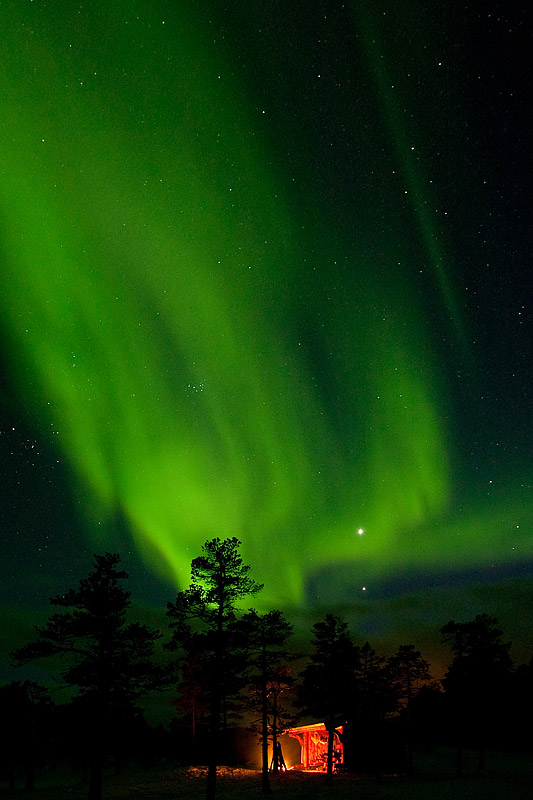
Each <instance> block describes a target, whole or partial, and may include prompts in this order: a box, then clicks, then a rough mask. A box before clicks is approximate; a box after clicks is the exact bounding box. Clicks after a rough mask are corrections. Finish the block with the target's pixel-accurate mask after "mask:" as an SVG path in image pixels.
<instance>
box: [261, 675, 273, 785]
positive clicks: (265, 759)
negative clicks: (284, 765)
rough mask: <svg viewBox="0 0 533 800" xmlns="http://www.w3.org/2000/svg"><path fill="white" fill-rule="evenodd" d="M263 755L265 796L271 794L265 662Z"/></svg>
mask: <svg viewBox="0 0 533 800" xmlns="http://www.w3.org/2000/svg"><path fill="white" fill-rule="evenodd" d="M261 737H262V738H261V754H262V762H263V763H262V777H261V789H262V791H263V794H270V792H271V789H270V780H269V777H268V695H267V681H266V664H265V663H264V660H263V674H262V676H261Z"/></svg>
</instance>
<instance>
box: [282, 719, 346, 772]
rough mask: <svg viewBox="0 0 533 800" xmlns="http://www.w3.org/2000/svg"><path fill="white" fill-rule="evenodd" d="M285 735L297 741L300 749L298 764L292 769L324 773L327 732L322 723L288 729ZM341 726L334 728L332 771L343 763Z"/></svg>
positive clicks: (326, 753)
mask: <svg viewBox="0 0 533 800" xmlns="http://www.w3.org/2000/svg"><path fill="white" fill-rule="evenodd" d="M286 733H288V734H289V736H292V737H293V739H297V740H298V742H299V743H300V747H301V755H300V764H297V765H295V766H294V767H292V769H300V770H309V771H312V772H318V771H322V772H325V771H326V766H327V758H328V731H327V728H326V726H325V725H324V723H323V722H317V723H315V724H314V725H302V726H300V727H298V728H289V729H288V730H287V731H286ZM342 734H343V728H342V725H339V726H338V727H337V728H335V736H334V738H333V769H336V768H337V767H338V766H339V765H340V764H342V763H343V761H344V748H343V744H342Z"/></svg>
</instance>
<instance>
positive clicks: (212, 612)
mask: <svg viewBox="0 0 533 800" xmlns="http://www.w3.org/2000/svg"><path fill="white" fill-rule="evenodd" d="M240 544H241V542H240V541H239V540H238V539H236V538H235V537H233V538H231V539H224V540H222V541H221V540H220V539H211V540H210V541H208V542H206V543H205V544H204V545H203V547H202V551H203V555H201V556H198V557H197V558H195V559H193V561H192V563H191V583H190V586H189V588H188V589H185V590H184V591H182V592H179V593H178V595H177V596H176V601H175V602H174V603H168V606H167V616H168V617H169V619H170V626H171V628H172V639H171V641H170V642H169V643H168V645H167V646H168V647H169V649H173V650H175V649H178V648H180V647H181V648H184V649H185V650H186V651H188V652H196V653H198V652H202V668H203V670H204V672H205V679H206V687H207V692H206V693H207V697H206V700H207V703H208V708H209V712H208V723H209V747H208V775H207V788H206V797H207V800H212V799H213V798H214V797H215V792H216V775H217V763H218V755H219V738H220V730H221V727H222V724H223V721H224V717H225V714H226V701H227V699H228V697H231V695H232V694H235V693H236V692H237V691H238V688H239V683H238V680H237V678H238V674H239V672H240V671H241V670H242V667H243V666H244V664H243V661H242V658H239V650H238V647H239V643H238V638H237V631H236V626H235V623H236V620H237V613H236V608H237V603H238V602H239V601H240V600H242V599H243V598H244V597H247V596H249V595H252V596H253V595H255V594H257V592H259V591H260V590H261V589H262V588H263V587H262V585H260V584H258V583H256V582H255V581H254V580H252V578H250V577H249V576H248V572H249V571H250V567H249V566H247V565H245V564H243V561H242V557H241V555H240V553H239V546H240Z"/></svg>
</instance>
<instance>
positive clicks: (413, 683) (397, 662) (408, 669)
mask: <svg viewBox="0 0 533 800" xmlns="http://www.w3.org/2000/svg"><path fill="white" fill-rule="evenodd" d="M387 668H388V672H389V675H390V678H391V681H392V683H393V685H394V688H395V689H396V692H397V696H398V701H399V703H400V706H402V707H403V711H404V721H405V746H406V755H407V772H408V774H409V775H411V774H412V772H413V743H412V736H411V706H412V702H413V698H414V697H415V696H416V695H417V693H418V690H419V689H420V687H421V686H422V685H424V684H427V682H428V681H430V680H431V675H430V672H429V664H428V662H427V661H425V660H424V659H423V658H422V654H421V653H420V651H419V650H416V649H415V646H414V645H413V644H402V645H400V647H399V648H398V650H397V652H396V653H395V654H394V655H393V656H391V658H389V660H388V662H387Z"/></svg>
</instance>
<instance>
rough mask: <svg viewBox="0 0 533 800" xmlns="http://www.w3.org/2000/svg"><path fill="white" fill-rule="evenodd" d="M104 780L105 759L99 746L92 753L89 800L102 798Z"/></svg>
mask: <svg viewBox="0 0 533 800" xmlns="http://www.w3.org/2000/svg"><path fill="white" fill-rule="evenodd" d="M103 781H104V759H103V754H102V751H101V750H100V749H99V748H97V749H95V751H94V752H93V754H92V757H91V764H90V767H89V795H88V797H89V800H101V798H102V786H103Z"/></svg>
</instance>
